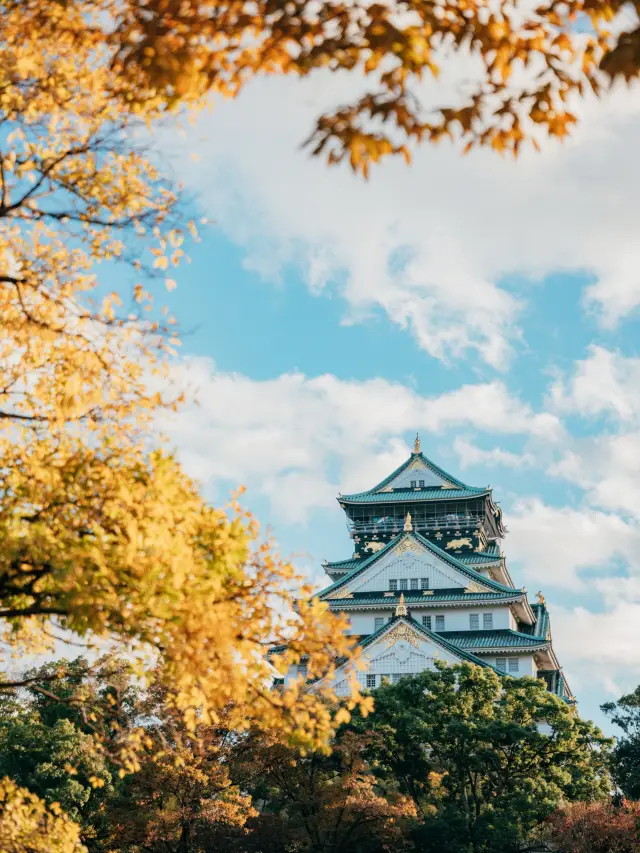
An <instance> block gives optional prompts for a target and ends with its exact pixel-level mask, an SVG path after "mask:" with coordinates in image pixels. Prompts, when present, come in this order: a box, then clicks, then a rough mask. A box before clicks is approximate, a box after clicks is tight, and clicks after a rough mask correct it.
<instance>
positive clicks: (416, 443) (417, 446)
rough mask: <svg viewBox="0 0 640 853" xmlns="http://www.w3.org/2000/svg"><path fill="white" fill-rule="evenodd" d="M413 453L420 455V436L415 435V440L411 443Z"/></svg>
mask: <svg viewBox="0 0 640 853" xmlns="http://www.w3.org/2000/svg"><path fill="white" fill-rule="evenodd" d="M413 452H414V453H420V436H419V434H418V433H416V440H415V441H414V442H413Z"/></svg>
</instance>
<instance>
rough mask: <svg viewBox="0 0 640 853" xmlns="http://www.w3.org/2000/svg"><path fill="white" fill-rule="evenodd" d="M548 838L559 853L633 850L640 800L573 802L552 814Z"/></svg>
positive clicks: (639, 829)
mask: <svg viewBox="0 0 640 853" xmlns="http://www.w3.org/2000/svg"><path fill="white" fill-rule="evenodd" d="M550 837H551V838H552V840H553V843H554V844H555V845H556V847H557V849H558V850H560V851H561V853H637V851H638V850H639V849H640V803H631V802H627V803H622V804H621V805H619V806H614V805H611V804H610V803H574V804H573V805H570V806H567V807H566V808H565V809H563V810H562V811H561V812H559V813H558V814H556V815H555V816H554V817H553V819H552V820H551V834H550Z"/></svg>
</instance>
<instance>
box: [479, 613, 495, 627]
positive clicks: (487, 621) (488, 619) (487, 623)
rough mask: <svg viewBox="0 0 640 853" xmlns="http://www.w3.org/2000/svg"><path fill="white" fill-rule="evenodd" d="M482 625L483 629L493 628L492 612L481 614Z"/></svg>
mask: <svg viewBox="0 0 640 853" xmlns="http://www.w3.org/2000/svg"><path fill="white" fill-rule="evenodd" d="M482 627H483V628H484V630H485V631H491V630H493V613H483V614H482Z"/></svg>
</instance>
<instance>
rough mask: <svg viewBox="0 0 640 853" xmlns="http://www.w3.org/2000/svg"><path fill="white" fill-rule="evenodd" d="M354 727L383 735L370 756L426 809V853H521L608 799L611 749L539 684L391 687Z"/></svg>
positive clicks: (424, 678) (450, 675)
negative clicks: (552, 822) (550, 822)
mask: <svg viewBox="0 0 640 853" xmlns="http://www.w3.org/2000/svg"><path fill="white" fill-rule="evenodd" d="M353 725H354V726H355V727H356V729H358V730H360V731H362V732H365V731H367V732H374V733H377V734H378V735H379V737H378V738H376V739H374V740H372V741H371V742H370V745H369V746H368V747H367V750H366V751H365V755H366V757H367V758H368V760H369V761H370V763H371V764H372V766H374V767H375V768H376V772H377V773H378V774H379V775H380V776H381V777H387V778H388V777H392V778H394V779H396V780H397V782H398V785H399V788H400V790H401V791H403V792H405V793H407V794H409V795H410V796H411V797H412V798H413V800H414V802H415V803H416V806H417V808H418V811H419V813H420V814H421V815H422V822H421V824H420V825H419V828H418V829H417V830H416V831H415V832H414V839H413V840H414V843H415V845H416V850H419V851H423V853H427V852H428V853H431V851H433V853H436V851H437V853H448V852H449V851H451V853H454V851H456V853H462V851H469V853H480V851H492V853H510V851H517V850H521V849H522V845H524V844H526V843H527V842H528V840H529V839H530V838H531V837H532V834H533V833H535V832H536V830H537V828H538V827H540V826H541V824H542V822H543V821H544V820H545V819H546V818H547V817H548V816H549V815H550V814H551V813H552V812H553V811H554V810H555V809H556V808H557V807H558V806H559V805H560V803H562V802H564V801H573V800H582V801H590V800H597V799H599V798H601V797H603V796H605V795H606V792H607V789H608V776H607V770H606V753H607V748H608V744H609V741H608V740H607V739H606V738H605V737H604V736H603V735H602V733H601V732H600V731H599V730H598V729H597V728H596V727H595V726H594V725H593V724H592V723H589V722H585V721H583V720H581V719H580V718H579V716H578V715H577V713H576V711H575V710H574V709H573V708H572V707H570V706H569V705H567V704H566V703H565V702H563V701H562V700H561V699H559V698H558V697H556V696H554V695H553V694H551V693H549V692H548V691H547V690H546V689H545V688H544V687H543V686H542V685H541V683H540V682H539V681H536V680H534V679H531V678H520V679H509V678H500V677H499V676H498V675H497V674H496V673H495V672H494V671H493V670H490V669H480V668H478V667H475V666H470V665H468V664H462V665H459V666H454V667H448V668H447V667H444V666H442V667H438V668H437V669H436V670H435V671H427V672H423V673H421V674H420V675H418V676H415V677H407V678H403V679H401V681H399V682H398V683H397V684H394V685H388V686H383V687H382V688H381V689H379V690H378V691H377V693H376V705H375V710H374V712H373V714H372V715H371V716H370V717H369V718H368V719H367V720H356V721H354V723H353Z"/></svg>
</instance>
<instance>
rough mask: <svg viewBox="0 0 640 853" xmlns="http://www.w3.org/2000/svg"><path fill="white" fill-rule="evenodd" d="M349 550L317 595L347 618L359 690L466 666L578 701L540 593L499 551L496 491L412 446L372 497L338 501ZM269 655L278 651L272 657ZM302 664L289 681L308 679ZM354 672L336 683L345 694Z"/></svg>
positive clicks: (362, 495)
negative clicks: (526, 680) (515, 574)
mask: <svg viewBox="0 0 640 853" xmlns="http://www.w3.org/2000/svg"><path fill="white" fill-rule="evenodd" d="M338 500H339V502H340V504H341V505H342V507H343V509H344V510H345V512H346V514H347V517H348V520H349V525H350V528H351V535H352V538H353V539H354V545H355V548H354V553H353V555H352V556H351V557H349V558H348V559H346V560H341V561H338V562H333V563H325V564H324V568H325V571H326V572H327V574H328V575H329V577H330V578H331V580H332V581H333V582H332V583H331V585H330V586H328V587H327V588H326V589H324V590H323V591H322V592H321V593H319V597H320V598H321V599H323V600H324V601H326V602H327V604H328V605H329V608H330V609H331V610H333V611H335V612H340V613H343V614H345V615H346V616H347V617H348V619H349V624H350V627H349V631H350V633H351V634H353V635H354V636H357V637H358V639H359V642H360V645H361V647H362V652H363V658H364V660H365V662H366V663H367V665H368V669H367V670H366V671H363V672H361V673H359V674H358V678H359V679H360V681H361V683H362V686H363V687H367V688H374V687H377V686H379V685H380V684H381V682H382V681H383V680H384V679H388V680H390V681H396V680H398V679H399V678H401V677H402V676H403V675H411V674H415V673H418V672H421V671H423V670H425V669H428V668H430V667H432V666H433V664H434V661H436V660H441V661H443V662H445V663H449V664H455V663H460V662H462V661H468V662H472V663H475V664H478V665H479V666H491V667H493V668H494V669H496V670H497V671H498V672H501V673H504V674H507V675H510V676H513V677H518V676H533V677H537V678H541V679H543V680H544V681H545V682H546V684H547V687H548V689H549V690H551V691H552V692H553V693H555V694H557V695H558V696H560V697H562V698H564V699H566V700H567V701H569V702H572V701H573V696H572V694H571V691H570V689H569V686H568V684H567V682H566V679H565V677H564V675H563V673H562V670H561V669H560V665H559V663H558V660H557V658H556V656H555V653H554V650H553V646H552V641H551V627H550V621H549V614H548V611H547V608H546V605H545V602H544V598H543V597H542V595H541V594H540V593H538V600H537V602H536V603H531V602H530V601H529V600H528V598H527V593H526V590H525V589H517V588H516V587H515V586H514V584H513V581H512V580H511V576H510V574H509V571H508V569H507V566H506V562H505V559H504V556H503V555H502V553H501V551H500V547H499V540H500V539H501V538H502V536H503V535H504V533H505V529H504V527H503V525H502V514H501V511H500V509H499V507H498V506H496V504H494V502H493V497H492V493H491V489H490V488H488V487H487V488H484V489H482V488H474V487H472V486H468V485H466V484H464V483H462V482H461V481H460V480H457V479H456V478H454V477H452V476H451V475H450V474H447V473H446V472H445V471H443V470H442V469H441V468H439V467H438V466H437V465H435V464H434V463H433V462H431V461H430V460H429V459H427V458H426V457H425V456H424V455H423V454H422V453H421V452H420V440H419V438H417V437H416V443H415V445H414V451H413V453H412V454H411V456H410V457H409V458H408V459H407V460H406V461H405V462H404V463H403V465H401V466H400V467H399V468H398V469H396V471H394V472H393V473H392V474H390V475H389V477H387V478H386V479H385V480H383V481H382V482H381V483H379V484H378V485H377V486H374V487H373V489H371V490H370V491H368V492H360V493H358V494H356V495H348V496H345V495H341V496H340V497H339V498H338ZM277 652H278V649H273V650H272V654H273V653H275V654H277ZM305 671H306V670H305V664H304V661H302V662H301V663H300V665H299V666H298V668H297V670H296V668H292V670H290V672H289V673H288V676H287V678H291V677H294V676H296V675H303V676H304V674H305ZM346 676H347V673H346V672H344V671H340V670H339V671H338V674H337V678H336V682H335V686H336V691H337V692H338V693H340V692H342V691H346V689H347V686H346V685H347V682H346Z"/></svg>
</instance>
